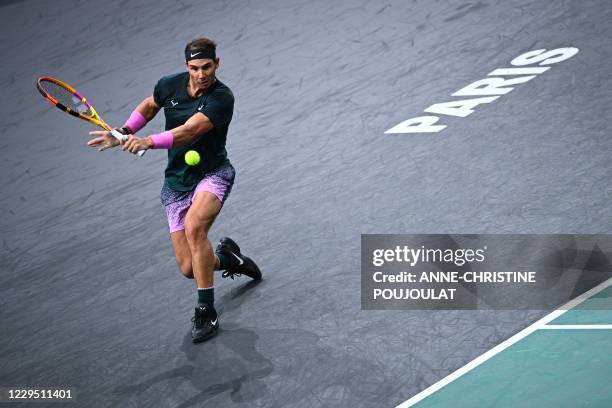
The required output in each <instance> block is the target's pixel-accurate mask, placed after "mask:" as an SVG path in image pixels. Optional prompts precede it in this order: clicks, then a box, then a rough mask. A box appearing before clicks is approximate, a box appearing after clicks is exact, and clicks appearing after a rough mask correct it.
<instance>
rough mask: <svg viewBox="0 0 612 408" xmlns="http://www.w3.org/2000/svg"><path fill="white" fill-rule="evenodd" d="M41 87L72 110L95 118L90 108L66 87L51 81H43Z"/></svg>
mask: <svg viewBox="0 0 612 408" xmlns="http://www.w3.org/2000/svg"><path fill="white" fill-rule="evenodd" d="M41 86H42V87H43V89H44V90H45V92H47V94H48V95H49V96H51V97H52V98H53V99H55V100H56V101H58V102H59V103H61V104H62V105H64V106H65V107H67V108H70V110H72V111H75V112H77V113H80V114H82V115H85V116H93V112H92V111H91V109H90V108H89V106H87V104H85V103H84V102H83V101H82V100H81V99H79V98H77V97H76V96H75V95H74V94H73V93H72V92H70V91H68V90H67V89H65V88H64V87H62V86H60V85H58V84H56V83H55V82H51V81H41Z"/></svg>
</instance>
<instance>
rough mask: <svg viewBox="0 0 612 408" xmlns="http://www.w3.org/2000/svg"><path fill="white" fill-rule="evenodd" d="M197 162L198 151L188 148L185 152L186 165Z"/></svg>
mask: <svg viewBox="0 0 612 408" xmlns="http://www.w3.org/2000/svg"><path fill="white" fill-rule="evenodd" d="M199 162H200V153H198V152H196V151H195V150H189V151H188V152H187V153H185V163H187V164H188V165H190V166H197V165H198V163H199Z"/></svg>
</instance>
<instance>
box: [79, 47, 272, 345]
mask: <svg viewBox="0 0 612 408" xmlns="http://www.w3.org/2000/svg"><path fill="white" fill-rule="evenodd" d="M215 50H216V44H215V43H214V42H213V41H212V40H210V39H208V38H199V39H196V40H193V41H191V42H190V43H189V44H187V46H186V47H185V61H186V62H185V65H186V68H187V72H183V73H180V74H175V75H169V76H165V77H163V78H162V79H160V80H159V82H158V83H157V85H156V86H155V90H154V91H153V95H152V96H150V97H148V98H146V99H145V100H144V101H142V102H141V103H140V104H139V105H138V106H137V107H136V109H135V110H134V112H132V114H131V115H130V117H129V119H128V120H127V122H125V125H124V126H123V127H122V128H120V129H117V130H118V131H119V132H121V133H123V134H125V135H128V138H127V140H126V141H125V142H122V143H121V144H123V150H126V151H129V152H131V153H137V152H138V151H141V150H147V149H167V150H168V165H167V167H166V171H165V181H164V186H163V188H162V191H161V201H162V204H163V205H164V207H165V209H166V214H167V216H168V224H169V227H170V239H171V241H172V246H173V248H174V254H175V256H176V262H177V264H178V266H179V268H180V270H181V273H182V274H183V275H184V276H185V277H187V278H190V279H194V278H195V282H196V285H197V290H198V303H197V306H196V308H195V316H194V317H193V327H192V331H191V334H192V339H193V342H194V343H197V342H200V341H204V340H206V339H208V338H210V337H212V336H214V335H215V334H216V333H217V331H218V329H219V321H218V318H217V312H216V310H215V308H214V286H213V271H214V270H225V272H224V273H223V275H222V276H223V277H227V276H229V277H231V278H232V279H233V278H234V276H240V275H246V276H249V277H251V278H252V279H255V280H260V279H261V272H260V270H259V268H258V267H257V265H256V264H255V262H253V261H252V260H251V259H250V258H248V257H246V256H244V255H242V254H241V253H240V248H239V247H238V245H236V243H235V242H234V241H233V240H232V239H230V238H227V237H226V238H222V239H221V240H220V242H219V244H218V245H217V248H216V251H214V252H213V248H212V245H211V243H210V241H209V240H208V231H209V230H210V227H211V226H212V224H213V222H214V220H215V217H216V216H217V214H219V212H220V211H221V207H222V206H223V203H224V202H225V200H226V199H227V197H228V195H229V193H230V191H231V189H232V185H233V184H234V175H235V171H234V167H233V166H232V165H231V163H230V161H229V159H228V157H227V152H226V150H225V141H226V137H227V130H228V126H229V124H230V121H231V120H232V113H233V109H234V96H233V94H232V92H231V90H230V89H229V88H228V87H227V86H225V85H224V84H223V83H222V82H221V81H219V80H218V79H217V77H216V76H215V72H216V70H217V68H218V67H219V58H218V57H217V56H216V54H215ZM161 108H164V114H165V117H166V130H165V132H162V133H157V134H153V135H150V136H147V137H136V136H134V134H135V133H136V132H138V131H139V130H140V129H142V128H143V127H144V126H145V125H146V123H147V122H149V121H150V120H151V119H153V117H154V116H155V115H156V114H157V112H159V110H160V109H161ZM90 135H93V136H96V137H95V138H94V139H92V140H90V141H89V142H88V145H89V146H92V147H97V148H98V149H99V150H101V151H102V150H106V149H109V148H111V147H114V146H117V145H119V143H120V142H119V141H118V140H117V138H115V137H113V136H112V135H111V133H110V132H107V131H94V132H90ZM190 150H195V151H196V152H198V153H199V155H200V157H201V160H200V161H199V163H198V164H197V165H194V166H189V165H187V163H186V162H185V153H186V152H188V151H190ZM196 156H197V155H196Z"/></svg>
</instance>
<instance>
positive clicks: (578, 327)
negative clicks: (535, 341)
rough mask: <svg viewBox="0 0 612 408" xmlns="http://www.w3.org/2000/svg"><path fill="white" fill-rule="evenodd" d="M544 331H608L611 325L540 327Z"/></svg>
mask: <svg viewBox="0 0 612 408" xmlns="http://www.w3.org/2000/svg"><path fill="white" fill-rule="evenodd" d="M540 329H546V330H610V329H612V324H547V325H546V326H542V327H540Z"/></svg>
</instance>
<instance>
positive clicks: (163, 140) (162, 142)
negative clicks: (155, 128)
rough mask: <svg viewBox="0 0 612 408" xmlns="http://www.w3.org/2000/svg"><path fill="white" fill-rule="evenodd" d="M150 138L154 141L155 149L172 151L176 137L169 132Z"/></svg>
mask: <svg viewBox="0 0 612 408" xmlns="http://www.w3.org/2000/svg"><path fill="white" fill-rule="evenodd" d="M150 138H151V140H152V141H153V149H170V148H171V147H172V143H174V135H173V134H172V132H171V131H169V130H166V131H165V132H162V133H157V134H154V135H151V136H150Z"/></svg>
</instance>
